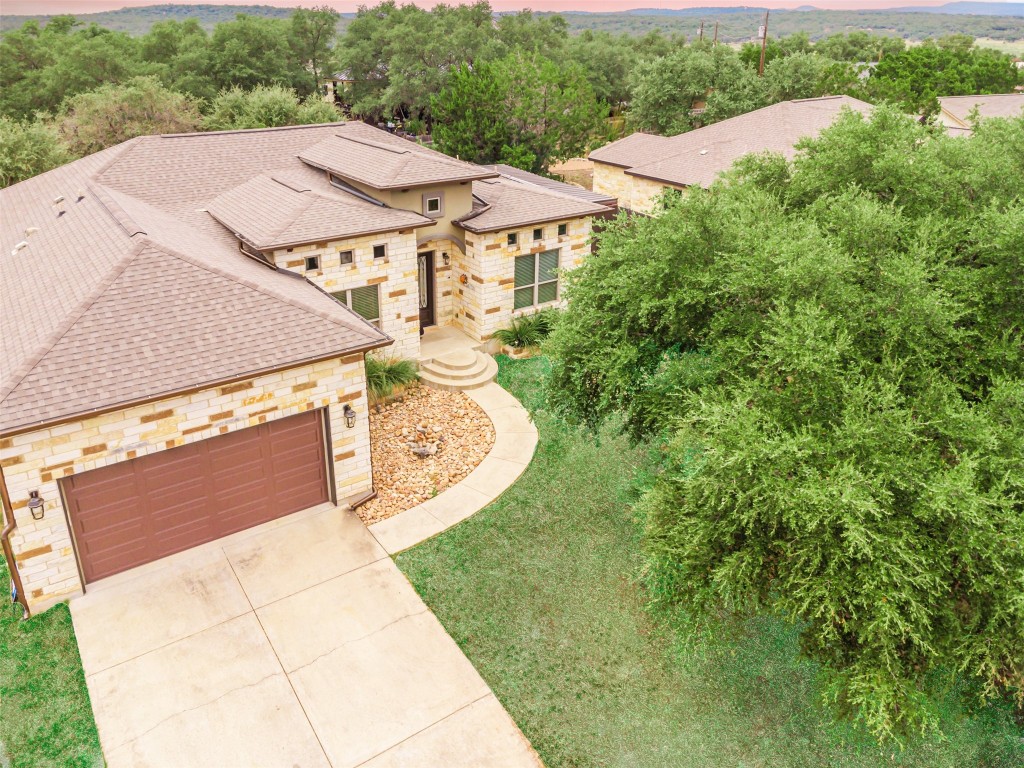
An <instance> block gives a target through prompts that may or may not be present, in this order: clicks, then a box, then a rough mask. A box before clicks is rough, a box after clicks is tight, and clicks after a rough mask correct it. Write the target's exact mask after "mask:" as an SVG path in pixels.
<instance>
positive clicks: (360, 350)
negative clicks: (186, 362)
mask: <svg viewBox="0 0 1024 768" xmlns="http://www.w3.org/2000/svg"><path fill="white" fill-rule="evenodd" d="M394 343H395V340H394V339H392V338H391V337H390V336H385V337H384V338H383V339H379V340H378V341H375V342H373V343H371V344H363V345H360V346H358V347H352V348H348V349H342V350H335V351H333V352H330V353H329V354H322V355H316V356H314V357H311V358H306V359H302V360H298V361H294V362H289V363H285V364H282V365H274V366H270V367H268V368H261V369H256V370H253V371H246V372H245V373H240V374H237V375H232V376H228V377H225V378H221V379H215V380H213V381H208V382H202V383H200V384H196V385H193V386H189V387H180V388H178V389H172V390H169V391H167V392H160V393H158V394H155V395H149V396H146V397H141V398H135V399H132V400H125V401H122V402H118V403H113V404H111V405H105V406H101V407H99V408H94V409H92V410H88V411H77V412H75V413H70V414H64V415H62V416H58V417H57V418H53V419H43V420H41V421H35V422H31V423H28V424H21V425H18V426H16V427H10V428H4V427H0V437H11V436H13V435H20V434H24V433H25V432H34V431H35V430H38V429H46V428H49V427H53V426H56V425H58V424H65V423H67V422H69V421H79V420H82V419H87V418H92V417H94V416H100V415H102V414H104V413H110V412H112V411H121V410H125V409H127V408H134V407H136V406H140V405H146V404H147V403H155V402H159V401H160V400H168V399H170V398H172V397H178V396H180V395H184V394H190V393H193V392H201V391H202V390H204V389H212V388H213V387H222V386H225V385H227V384H232V383H234V382H237V381H242V380H244V379H249V378H253V377H255V376H266V375H268V374H271V373H276V372H278V371H287V370H290V369H292V368H299V367H301V366H304V365H312V364H314V363H319V362H322V361H324V360H331V359H334V358H336V357H348V356H349V355H359V354H365V353H366V352H372V351H373V350H375V349H381V348H383V347H388V346H391V345H392V344H394Z"/></svg>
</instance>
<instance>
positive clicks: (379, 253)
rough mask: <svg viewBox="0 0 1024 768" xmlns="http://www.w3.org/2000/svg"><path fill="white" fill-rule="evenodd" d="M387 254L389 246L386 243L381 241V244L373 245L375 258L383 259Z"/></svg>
mask: <svg viewBox="0 0 1024 768" xmlns="http://www.w3.org/2000/svg"><path fill="white" fill-rule="evenodd" d="M387 255H388V246H387V244H386V243H381V244H380V245H375V246H373V258H375V259H383V258H384V257H385V256H387Z"/></svg>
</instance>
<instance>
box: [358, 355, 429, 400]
mask: <svg viewBox="0 0 1024 768" xmlns="http://www.w3.org/2000/svg"><path fill="white" fill-rule="evenodd" d="M365 359H366V389H367V391H368V392H369V393H370V399H371V400H374V401H378V400H384V399H385V398H388V397H391V395H392V394H394V392H395V390H396V389H399V388H400V387H405V386H408V385H409V384H412V383H413V382H416V381H419V378H420V375H419V373H418V372H417V371H416V363H415V362H413V361H412V360H405V359H402V358H397V357H388V358H380V357H373V356H372V355H366V358H365Z"/></svg>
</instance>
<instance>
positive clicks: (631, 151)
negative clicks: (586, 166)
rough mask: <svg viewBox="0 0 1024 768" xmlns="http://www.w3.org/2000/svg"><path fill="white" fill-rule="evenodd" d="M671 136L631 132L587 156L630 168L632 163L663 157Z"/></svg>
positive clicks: (608, 163) (670, 142)
mask: <svg viewBox="0 0 1024 768" xmlns="http://www.w3.org/2000/svg"><path fill="white" fill-rule="evenodd" d="M672 138H673V137H671V136H656V135H654V134H653V133H631V134H630V135H629V136H626V137H625V138H622V139H619V140H618V141H613V142H612V143H611V144H605V145H604V146H603V147H598V148H597V149H595V150H594V151H593V152H591V153H590V154H589V155H588V156H587V157H588V158H589V159H591V160H594V161H596V162H599V163H604V164H606V165H617V166H619V167H620V168H632V167H633V166H634V165H642V164H644V163H648V162H653V161H654V160H657V159H658V158H660V157H664V156H665V153H666V152H667V151H669V147H671V146H672Z"/></svg>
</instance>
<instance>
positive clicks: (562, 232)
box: [558, 222, 569, 237]
mask: <svg viewBox="0 0 1024 768" xmlns="http://www.w3.org/2000/svg"><path fill="white" fill-rule="evenodd" d="M568 234H569V225H568V224H567V223H564V222H563V223H562V224H559V225H558V236H559V237H565V236H566V235H568Z"/></svg>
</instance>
